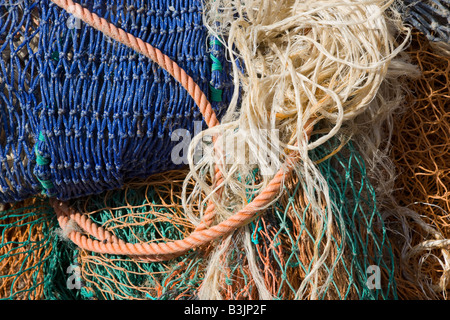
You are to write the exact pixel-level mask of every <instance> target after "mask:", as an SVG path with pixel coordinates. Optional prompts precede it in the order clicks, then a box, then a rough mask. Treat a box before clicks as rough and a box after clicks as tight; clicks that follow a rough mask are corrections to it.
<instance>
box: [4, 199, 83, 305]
mask: <svg viewBox="0 0 450 320" xmlns="http://www.w3.org/2000/svg"><path fill="white" fill-rule="evenodd" d="M57 230H58V222H57V220H56V218H55V215H54V212H53V209H52V207H51V206H50V205H49V203H48V201H47V200H45V199H43V198H36V199H33V200H28V201H26V202H20V203H16V204H15V205H13V206H12V207H11V208H9V209H7V210H4V211H1V212H0V233H1V242H0V298H1V299H14V300H18V299H24V300H30V299H31V300H37V299H58V300H59V299H74V298H76V297H77V296H79V292H77V291H71V290H69V289H68V288H67V285H66V279H67V273H66V271H67V268H68V267H69V266H70V263H71V260H72V259H73V248H71V246H67V245H66V244H64V243H62V242H61V241H60V238H59V236H58V233H57Z"/></svg>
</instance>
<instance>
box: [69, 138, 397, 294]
mask: <svg viewBox="0 0 450 320" xmlns="http://www.w3.org/2000/svg"><path fill="white" fill-rule="evenodd" d="M331 147H332V146H330V148H331ZM322 152H324V153H323V154H318V155H317V157H318V159H320V158H321V157H323V156H324V155H326V154H327V153H326V152H325V150H322ZM319 166H320V168H321V171H322V172H323V174H324V175H325V176H326V177H327V179H328V182H329V183H330V184H331V185H332V186H333V189H332V198H333V202H334V203H335V205H336V208H335V210H334V213H333V214H334V216H335V218H338V216H341V217H342V220H341V219H338V220H337V221H338V222H340V223H339V224H338V225H336V226H335V228H334V234H333V236H334V240H333V248H334V252H333V254H332V255H330V257H329V259H328V260H327V263H326V266H325V267H324V269H323V273H321V277H323V278H322V279H321V281H325V279H326V277H327V276H328V274H329V273H331V276H332V277H331V279H332V281H331V283H330V284H329V285H327V290H325V291H324V293H323V294H322V295H321V296H319V297H318V298H319V299H330V298H331V299H387V298H395V297H396V284H395V279H394V277H393V272H394V271H393V270H394V265H393V262H394V259H393V256H392V251H391V248H390V244H389V241H388V240H387V238H386V234H385V230H384V227H383V223H382V220H381V217H380V215H379V212H378V211H377V208H376V204H375V203H376V202H375V201H376V199H375V195H374V192H373V190H372V188H371V185H370V182H369V181H367V180H365V178H364V170H365V168H364V163H363V161H362V159H361V157H360V156H358V154H357V151H356V150H355V149H354V148H353V147H352V146H351V144H350V145H349V146H348V148H346V149H345V151H342V152H341V153H338V154H337V155H335V156H333V157H331V158H330V159H328V160H326V161H323V162H322V163H320V165H319ZM177 175H178V176H177ZM182 181H183V173H182V172H181V173H179V172H172V173H171V175H170V176H168V177H162V176H157V177H153V178H152V180H151V181H147V182H146V183H145V184H143V183H134V184H130V185H128V186H127V188H126V189H124V190H122V191H120V192H108V193H104V194H102V195H99V196H91V197H89V198H88V199H83V201H81V200H80V201H77V202H75V203H74V206H75V207H76V208H77V209H80V210H82V211H83V212H85V213H88V214H89V216H90V218H91V219H92V220H94V221H95V222H97V223H99V224H101V225H102V226H103V227H104V228H105V229H106V230H108V231H110V232H113V233H114V234H115V235H116V236H117V237H119V238H120V239H122V240H125V241H128V242H131V243H136V242H149V241H150V242H151V241H167V240H175V239H181V238H183V237H185V236H186V235H187V234H189V233H190V232H191V231H192V230H193V228H194V227H193V226H192V225H190V224H189V223H188V222H187V221H186V219H185V218H184V216H183V212H182V206H181V199H180V192H181V183H182ZM301 190H302V189H301V187H300V185H299V184H298V182H295V181H291V183H290V184H289V185H287V186H286V190H285V196H283V198H281V199H280V200H279V201H278V203H277V205H276V206H275V207H273V208H272V209H270V210H268V211H267V212H264V213H261V214H260V216H259V218H257V219H256V220H254V221H253V222H252V223H251V224H250V225H248V226H247V227H248V228H252V230H253V231H252V234H253V235H252V239H253V240H252V241H253V243H254V246H255V250H256V252H257V256H258V258H257V260H258V266H259V268H261V271H262V272H263V274H264V275H266V278H265V281H266V286H267V287H268V288H271V293H272V295H273V297H275V298H277V299H292V298H294V297H295V294H296V290H298V287H299V285H300V284H301V282H302V280H303V279H304V277H305V276H306V275H307V274H308V273H309V272H310V271H311V270H310V268H311V262H312V261H313V260H314V259H317V258H318V256H319V255H320V251H321V250H323V247H321V246H320V245H319V249H318V251H316V252H314V248H313V247H314V244H315V243H316V242H317V241H318V242H320V241H321V238H323V237H324V232H325V231H323V232H322V233H319V234H316V233H315V232H316V231H317V230H318V229H320V228H319V227H318V223H317V222H314V221H313V220H314V219H312V218H311V217H312V213H311V212H309V211H310V207H309V206H308V204H307V203H306V202H305V199H304V198H303V196H302V192H301ZM239 232H241V231H236V234H238V233H239ZM344 234H345V238H344V237H343V235H344ZM211 245H214V246H216V245H220V243H215V244H211ZM343 247H345V251H343V250H342V249H343ZM230 248H231V249H230V250H231V252H228V253H227V254H225V255H224V256H223V257H224V259H226V260H227V261H224V263H223V266H224V268H225V269H224V270H223V278H222V279H218V281H219V282H220V284H221V286H222V290H223V292H222V294H223V297H224V298H225V299H258V298H259V297H258V293H257V290H256V288H255V285H254V280H253V279H252V276H251V274H250V273H249V272H248V264H247V262H246V255H245V253H244V252H242V249H241V248H239V247H237V246H231V247H230ZM210 249H211V248H210V247H209V246H208V247H205V248H199V249H197V250H195V251H191V252H189V253H188V254H186V255H184V256H182V257H179V258H177V259H174V260H169V261H167V262H158V263H148V262H145V261H139V260H135V259H132V258H130V257H123V256H114V255H107V254H96V253H91V252H88V251H81V252H80V254H79V256H78V262H79V264H80V266H81V269H82V272H81V274H82V277H83V279H84V282H85V284H86V290H85V291H86V292H92V293H93V295H94V297H96V298H98V299H193V298H196V297H197V293H198V290H199V288H200V286H201V284H202V280H203V277H204V273H205V267H206V262H207V257H208V253H209V252H210ZM342 252H343V254H342V255H341V253H342ZM370 266H377V267H379V268H380V271H381V287H380V288H379V289H376V288H371V287H370V283H372V282H371V280H370V279H369V277H370V275H371V272H369V271H370V270H371V269H370Z"/></svg>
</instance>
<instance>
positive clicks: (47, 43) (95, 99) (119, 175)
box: [0, 0, 232, 203]
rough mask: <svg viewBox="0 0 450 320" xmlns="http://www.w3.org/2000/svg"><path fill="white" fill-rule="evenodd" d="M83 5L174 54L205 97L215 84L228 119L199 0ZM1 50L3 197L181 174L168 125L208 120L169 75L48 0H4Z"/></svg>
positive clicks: (223, 78)
mask: <svg viewBox="0 0 450 320" xmlns="http://www.w3.org/2000/svg"><path fill="white" fill-rule="evenodd" d="M80 4H81V5H83V6H85V7H86V8H88V9H89V10H91V11H92V12H94V13H96V14H98V15H99V16H100V17H104V18H105V19H108V20H109V21H111V22H112V23H114V24H115V25H116V26H118V27H120V28H122V29H124V30H125V31H127V32H130V33H131V34H133V35H135V36H137V37H139V38H141V39H142V40H144V41H146V42H148V43H150V44H152V45H153V46H155V47H156V48H158V49H160V50H161V51H162V52H163V53H165V54H167V55H168V56H169V57H170V58H171V59H173V60H174V61H176V62H177V63H178V64H179V65H180V67H182V68H183V69H184V70H185V71H186V72H187V73H188V74H189V75H190V76H191V77H192V78H193V79H194V81H195V82H196V83H197V84H199V85H200V87H201V89H202V91H203V92H205V93H206V94H207V96H208V97H209V91H210V87H211V88H212V89H211V90H212V92H213V99H212V100H213V101H212V105H213V108H214V110H215V111H216V113H217V114H218V116H219V117H220V115H221V114H222V113H223V111H224V110H225V109H226V106H227V103H226V101H227V99H228V96H229V95H230V93H231V91H232V90H231V89H230V86H231V81H230V78H229V76H228V74H227V64H226V63H225V60H224V53H223V52H222V51H223V50H221V46H220V45H218V44H217V43H212V44H210V43H209V39H208V36H207V31H206V28H205V27H204V26H203V21H202V2H201V1H200V0H189V1H175V0H174V1H155V0H149V1H137V2H136V3H134V5H133V6H131V5H128V4H127V5H124V3H123V1H120V0H109V1H107V3H104V1H87V0H86V1H81V2H80ZM0 56H1V59H0V120H1V126H0V173H1V174H0V203H7V202H14V201H19V200H23V199H26V198H28V197H31V196H33V195H36V194H38V193H40V192H41V191H42V190H43V191H44V192H45V193H46V194H48V195H53V196H56V197H58V198H59V199H62V200H65V199H70V198H74V197H78V196H82V195H88V194H93V193H99V192H101V191H104V190H109V189H115V188H118V187H120V186H121V185H122V184H123V182H124V179H126V178H133V177H146V176H149V175H150V174H153V173H157V172H163V171H165V170H169V169H174V168H176V167H178V166H179V164H175V163H174V162H173V161H171V158H170V157H171V150H172V148H173V146H174V145H176V144H177V143H178V141H172V139H171V138H172V137H171V134H172V132H173V131H174V130H176V129H177V128H183V129H187V130H188V131H189V132H194V131H195V130H194V125H195V121H199V122H200V123H201V121H202V120H203V119H202V115H201V114H200V111H199V110H198V108H197V107H196V106H195V103H194V101H193V100H192V98H191V97H190V96H189V95H188V94H187V92H186V91H185V90H184V89H183V88H182V87H181V85H180V84H179V83H178V82H176V81H175V80H174V79H173V78H172V77H171V76H170V75H169V74H168V73H167V72H165V71H163V70H162V69H161V68H159V67H158V66H157V65H156V64H154V63H153V62H151V61H150V60H149V59H147V58H145V57H143V56H141V55H139V54H137V53H135V52H134V51H133V50H132V49H131V48H128V47H126V46H123V45H121V44H118V43H116V42H115V41H112V40H111V39H108V38H107V37H106V36H104V35H103V34H102V33H101V32H98V31H95V30H94V29H93V28H91V27H89V26H87V25H86V24H85V23H81V22H80V21H77V20H76V19H74V17H73V16H71V15H70V14H68V13H67V12H65V11H64V10H61V9H60V8H58V7H57V6H56V5H54V4H53V3H52V2H50V1H46V0H40V1H31V0H23V1H19V2H17V3H13V2H11V1H9V0H0ZM213 60H214V61H218V62H220V68H212V65H213ZM203 125H204V124H203Z"/></svg>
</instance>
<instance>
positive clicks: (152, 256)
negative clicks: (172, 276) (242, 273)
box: [51, 0, 312, 261]
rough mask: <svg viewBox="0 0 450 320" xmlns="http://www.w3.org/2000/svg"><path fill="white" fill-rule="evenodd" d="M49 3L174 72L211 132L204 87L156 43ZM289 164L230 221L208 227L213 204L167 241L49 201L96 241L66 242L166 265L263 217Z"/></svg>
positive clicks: (63, 2) (64, 1)
mask: <svg viewBox="0 0 450 320" xmlns="http://www.w3.org/2000/svg"><path fill="white" fill-rule="evenodd" d="M51 1H52V2H53V3H55V4H56V5H58V6H59V7H61V8H62V9H64V10H66V11H67V12H69V13H71V14H73V15H74V16H75V17H76V18H78V19H80V20H82V21H84V22H85V23H87V24H89V25H90V26H92V27H93V28H95V29H97V30H99V31H101V32H103V33H104V34H105V35H107V36H108V37H110V38H112V39H114V40H116V41H118V42H120V43H122V44H124V45H126V46H128V47H130V48H132V49H133V50H135V51H136V52H138V53H141V54H143V55H144V56H146V57H148V58H150V59H151V60H153V61H154V62H155V63H157V64H158V65H159V66H160V67H161V68H163V69H164V70H166V71H167V72H168V73H169V74H171V75H172V76H173V77H174V79H175V80H177V81H178V82H179V83H180V84H181V85H182V86H183V87H184V88H185V89H186V91H187V92H188V93H189V95H190V96H191V97H192V98H193V100H194V102H195V103H196V104H197V106H198V108H199V110H200V112H201V113H202V115H203V117H204V119H205V122H206V124H207V125H208V127H210V128H211V127H214V126H216V125H218V124H219V121H218V120H217V117H216V114H215V112H214V110H213V109H212V107H211V103H210V102H209V101H208V99H207V97H206V95H205V94H204V93H203V92H202V90H201V89H200V87H199V86H198V85H197V84H196V83H195V82H194V80H193V79H192V78H191V77H190V76H189V75H188V74H187V73H186V72H185V71H184V70H183V69H182V68H180V67H179V66H178V64H177V63H176V62H174V61H173V60H171V59H170V58H169V57H168V56H166V55H165V54H163V53H162V52H161V51H160V50H159V49H157V48H154V47H153V46H152V45H150V44H148V43H146V42H144V41H143V40H141V39H139V38H136V37H135V36H133V35H132V34H130V33H127V32H125V31H124V30H122V29H120V28H117V27H116V26H114V25H113V24H111V23H109V22H108V21H107V20H105V19H104V18H100V17H99V16H97V15H96V14H94V13H92V12H90V11H89V10H87V9H85V8H83V7H82V6H81V5H79V4H77V3H74V2H73V1H71V0H51ZM306 127H307V126H306ZM311 131H312V128H311V129H310V130H309V131H308V132H307V136H308V137H309V136H310V134H311ZM287 164H288V166H287V169H280V170H279V171H278V172H277V174H276V175H275V176H274V178H273V179H272V180H271V181H270V183H269V184H268V185H267V187H266V189H264V190H263V191H262V192H261V194H259V195H258V196H257V197H255V199H254V200H253V201H252V202H251V203H249V204H248V205H247V206H246V207H244V208H243V209H242V210H240V211H239V212H238V213H236V214H235V215H233V216H232V217H230V218H228V219H227V220H225V221H223V222H221V223H219V224H217V225H215V226H212V227H210V225H211V224H212V221H213V219H214V216H215V214H214V209H215V205H214V203H213V202H212V201H211V202H210V203H209V205H208V207H207V209H206V212H205V215H204V217H203V221H202V222H201V223H200V224H199V225H198V226H197V228H196V229H195V230H194V232H192V233H191V234H190V235H189V236H188V237H186V238H184V239H181V240H175V241H170V242H166V243H136V244H132V243H126V242H124V241H123V240H120V239H118V238H117V237H115V236H114V235H113V234H111V233H110V232H109V231H105V230H104V229H103V228H102V227H100V226H98V225H96V224H95V223H93V222H92V221H91V220H90V219H89V218H88V217H86V216H84V215H82V214H80V213H79V212H74V211H73V210H71V209H70V208H69V207H68V206H67V204H65V203H63V202H59V201H57V200H56V199H51V203H52V206H53V207H54V209H55V212H56V214H57V217H58V221H59V224H60V226H61V228H62V229H63V230H64V229H66V227H67V225H68V223H69V221H71V220H73V221H75V222H76V223H77V224H78V225H79V226H80V227H81V228H82V229H83V230H84V231H85V232H86V233H88V234H90V235H91V236H93V237H95V238H97V239H98V240H93V239H91V238H89V237H87V236H86V235H84V234H82V233H81V232H80V231H77V230H72V231H70V233H69V234H68V238H69V239H70V240H71V241H72V242H74V243H75V244H76V245H77V246H79V247H80V248H82V249H85V250H89V251H93V252H97V253H108V254H117V255H128V256H134V257H135V258H141V259H144V260H146V261H164V260H169V259H172V258H175V257H177V256H179V255H181V254H183V253H185V252H187V251H188V250H190V249H194V248H197V247H199V246H201V245H204V244H206V243H208V242H210V241H213V240H216V239H218V238H220V237H223V236H225V235H227V234H229V233H231V232H233V231H234V230H236V229H237V228H239V227H241V226H243V225H245V224H247V223H248V222H249V221H250V220H251V219H253V218H254V217H255V216H256V215H257V214H258V213H259V211H260V210H262V209H263V208H265V206H266V205H267V204H268V203H269V202H271V201H272V200H273V199H274V198H275V197H276V196H277V195H278V193H279V192H280V189H281V186H282V183H283V181H284V178H285V176H286V174H289V173H290V169H291V166H292V160H291V161H287ZM214 178H215V183H216V184H217V183H219V184H220V183H221V182H222V181H223V176H222V174H221V172H220V170H219V169H218V166H216V174H215V177H214Z"/></svg>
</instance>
